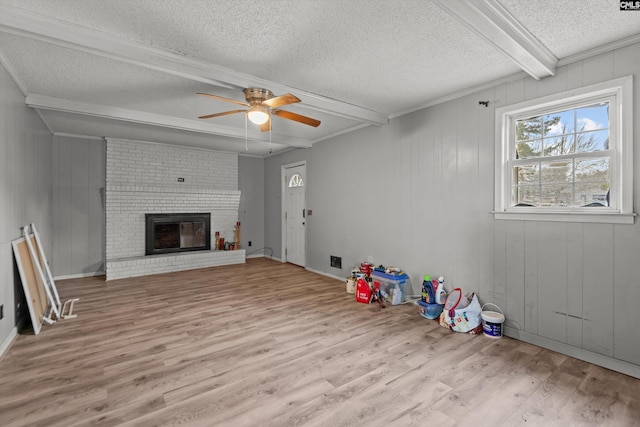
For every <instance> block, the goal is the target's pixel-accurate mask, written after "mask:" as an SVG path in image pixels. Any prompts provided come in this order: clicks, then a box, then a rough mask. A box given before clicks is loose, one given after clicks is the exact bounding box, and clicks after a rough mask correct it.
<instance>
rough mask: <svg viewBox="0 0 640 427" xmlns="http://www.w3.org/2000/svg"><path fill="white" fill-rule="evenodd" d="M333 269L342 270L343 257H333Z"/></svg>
mask: <svg viewBox="0 0 640 427" xmlns="http://www.w3.org/2000/svg"><path fill="white" fill-rule="evenodd" d="M331 267H334V268H340V269H342V257H339V256H333V255H331Z"/></svg>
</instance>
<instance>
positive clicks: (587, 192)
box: [574, 182, 609, 207]
mask: <svg viewBox="0 0 640 427" xmlns="http://www.w3.org/2000/svg"><path fill="white" fill-rule="evenodd" d="M575 189H576V190H575V191H576V195H575V199H574V206H576V207H579V206H590V207H599V206H609V201H608V193H609V183H608V182H587V183H580V184H576V187H575Z"/></svg>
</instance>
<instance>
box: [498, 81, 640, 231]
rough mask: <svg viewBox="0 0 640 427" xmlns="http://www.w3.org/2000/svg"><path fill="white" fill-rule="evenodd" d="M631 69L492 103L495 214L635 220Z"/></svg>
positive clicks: (623, 221)
mask: <svg viewBox="0 0 640 427" xmlns="http://www.w3.org/2000/svg"><path fill="white" fill-rule="evenodd" d="M632 85H633V79H632V76H628V77H623V78H619V79H616V80H613V81H609V82H605V83H599V84H596V85H592V86H588V87H584V88H580V89H576V90H571V91H567V92H563V93H559V94H554V95H551V96H547V97H544V98H539V99H535V100H530V101H526V102H522V103H519V104H516V105H511V106H506V107H502V108H499V109H497V110H496V136H497V140H496V174H495V176H496V182H495V211H494V214H495V217H496V218H497V219H519V220H521V219H525V220H527V219H529V220H538V221H545V220H547V221H580V222H612V223H633V221H634V216H635V214H634V213H632V209H633V112H632V106H633V103H632V94H633V86H632Z"/></svg>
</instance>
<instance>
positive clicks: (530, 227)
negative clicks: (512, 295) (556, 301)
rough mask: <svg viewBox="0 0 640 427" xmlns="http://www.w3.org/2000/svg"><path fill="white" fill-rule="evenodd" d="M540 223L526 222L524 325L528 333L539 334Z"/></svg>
mask: <svg viewBox="0 0 640 427" xmlns="http://www.w3.org/2000/svg"><path fill="white" fill-rule="evenodd" d="M539 235H540V233H539V232H538V223H537V222H533V221H526V223H525V224H524V237H523V239H524V258H523V263H524V325H523V327H522V329H523V330H525V331H526V332H528V333H531V334H534V335H538V311H539V306H540V303H539V301H538V300H539V297H538V295H539V293H540V287H539V280H538V251H539V248H538V238H539Z"/></svg>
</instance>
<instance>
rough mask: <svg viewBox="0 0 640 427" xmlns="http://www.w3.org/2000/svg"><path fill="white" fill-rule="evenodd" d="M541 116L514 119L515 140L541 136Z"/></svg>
mask: <svg viewBox="0 0 640 427" xmlns="http://www.w3.org/2000/svg"><path fill="white" fill-rule="evenodd" d="M540 122H541V117H532V118H530V119H525V120H516V141H524V140H527V139H538V138H542V126H541V125H540Z"/></svg>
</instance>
